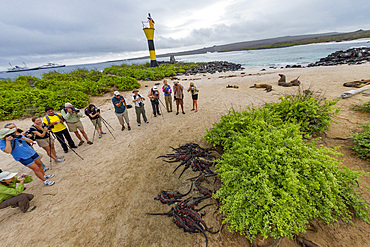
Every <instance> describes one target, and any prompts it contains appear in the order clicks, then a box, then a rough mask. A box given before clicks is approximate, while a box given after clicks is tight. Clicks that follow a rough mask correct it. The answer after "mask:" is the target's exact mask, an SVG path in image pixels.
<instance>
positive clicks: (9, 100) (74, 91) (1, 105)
mask: <svg viewBox="0 0 370 247" xmlns="http://www.w3.org/2000/svg"><path fill="white" fill-rule="evenodd" d="M196 66H198V65H197V64H183V63H179V64H163V65H160V66H159V67H156V68H150V65H149V63H147V64H144V65H131V66H129V65H121V66H111V67H109V68H106V69H105V70H104V71H103V72H100V71H96V70H90V71H89V70H84V69H78V70H74V71H72V72H70V73H58V72H50V73H46V74H44V75H43V76H42V77H41V78H37V77H32V76H19V77H18V78H17V79H16V80H14V81H0V120H7V119H14V118H21V117H28V116H34V115H41V114H43V113H44V108H45V106H52V107H53V108H55V109H58V110H59V109H62V108H63V106H64V104H65V102H71V103H72V104H73V105H74V106H75V107H77V108H82V107H85V106H86V105H87V104H88V103H89V100H90V96H98V95H102V94H104V93H106V92H109V91H111V90H120V91H130V90H132V89H134V88H139V87H140V83H138V81H137V80H145V79H149V80H160V79H163V78H164V77H167V76H172V75H176V73H183V72H185V70H187V69H190V68H192V67H196Z"/></svg>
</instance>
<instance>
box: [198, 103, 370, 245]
mask: <svg viewBox="0 0 370 247" xmlns="http://www.w3.org/2000/svg"><path fill="white" fill-rule="evenodd" d="M289 103H290V102H289ZM281 104H286V103H285V102H282V103H281ZM293 105H294V104H293ZM270 106H271V105H268V107H263V108H261V109H251V110H248V111H243V112H235V111H233V112H229V114H227V115H224V116H223V117H222V118H221V121H220V122H219V123H216V124H214V125H213V128H212V129H210V130H207V134H206V136H205V139H206V140H207V142H210V143H213V144H214V145H222V146H223V148H224V151H225V152H224V154H223V155H222V157H221V159H220V160H218V161H217V162H216V168H217V172H218V176H219V177H220V178H221V183H222V184H221V188H220V189H219V190H218V191H217V192H216V193H215V194H214V198H216V199H219V200H220V201H221V206H220V212H221V213H222V214H223V217H224V223H228V224H229V229H230V230H231V231H232V232H234V231H237V232H239V233H240V234H242V235H245V236H246V237H247V238H248V239H249V240H250V241H253V240H254V239H255V238H256V237H257V236H258V235H262V236H264V237H267V236H272V237H274V238H278V237H280V236H283V237H287V238H293V236H294V234H299V233H301V232H305V229H306V227H307V225H308V221H309V220H312V219H320V220H322V221H324V222H326V223H329V222H333V221H337V220H339V219H342V220H344V221H349V220H350V219H351V217H352V216H353V214H354V215H356V216H358V217H361V218H362V219H363V220H365V221H367V222H368V205H367V204H366V203H365V202H364V201H363V200H362V199H361V197H360V195H359V191H358V189H357V184H358V182H359V178H360V176H361V175H363V174H364V173H363V172H358V171H354V170H350V169H348V168H346V167H343V166H342V165H341V163H340V162H339V161H338V160H337V159H336V158H335V157H336V156H338V155H340V154H339V153H337V152H336V151H334V150H332V149H330V148H326V147H323V146H317V145H316V144H314V143H311V142H305V141H303V139H302V138H303V133H302V126H300V125H299V124H296V123H294V121H286V120H287V119H286V118H285V119H283V118H281V115H279V114H278V113H277V112H275V111H271V109H270ZM275 107H277V106H275ZM278 109H280V107H278ZM292 118H293V119H294V116H292ZM300 122H302V121H300Z"/></svg>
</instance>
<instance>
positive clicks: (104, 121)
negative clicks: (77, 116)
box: [100, 116, 114, 130]
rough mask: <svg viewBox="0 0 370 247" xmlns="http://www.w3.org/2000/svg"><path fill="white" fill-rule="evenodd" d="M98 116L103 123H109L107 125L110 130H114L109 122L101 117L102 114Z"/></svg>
mask: <svg viewBox="0 0 370 247" xmlns="http://www.w3.org/2000/svg"><path fill="white" fill-rule="evenodd" d="M100 118H101V120H102V121H103V123H106V124H108V125H109V127H110V128H111V129H112V130H114V128H113V127H112V126H110V124H109V123H108V122H107V121H106V120H105V119H104V118H102V116H100ZM107 129H108V127H107Z"/></svg>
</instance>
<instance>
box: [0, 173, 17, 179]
mask: <svg viewBox="0 0 370 247" xmlns="http://www.w3.org/2000/svg"><path fill="white" fill-rule="evenodd" d="M15 175H17V173H12V172H5V171H4V172H1V173H0V181H3V180H5V179H9V178H12V177H14V176H15Z"/></svg>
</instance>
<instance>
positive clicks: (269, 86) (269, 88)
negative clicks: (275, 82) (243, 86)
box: [250, 84, 272, 92]
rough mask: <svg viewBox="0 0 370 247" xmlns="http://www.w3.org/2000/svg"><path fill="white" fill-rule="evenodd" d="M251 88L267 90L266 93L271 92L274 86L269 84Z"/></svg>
mask: <svg viewBox="0 0 370 247" xmlns="http://www.w3.org/2000/svg"><path fill="white" fill-rule="evenodd" d="M250 88H265V91H267V92H271V90H272V86H271V85H268V84H254V85H253V86H251V87H250Z"/></svg>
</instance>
